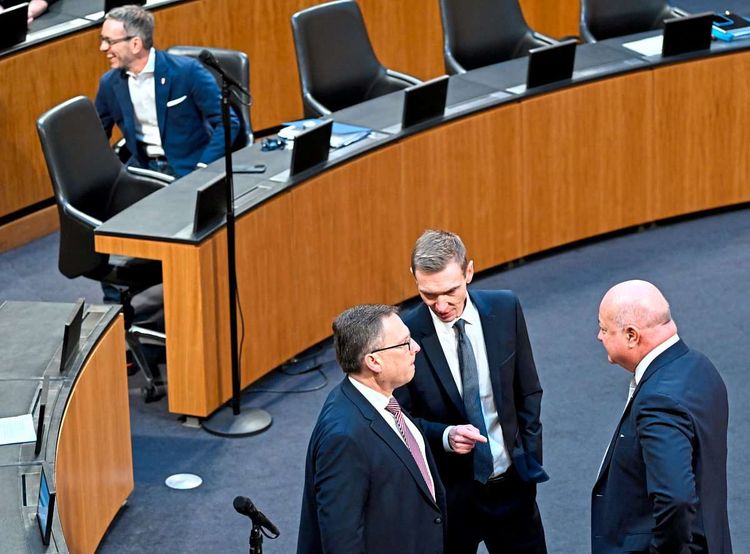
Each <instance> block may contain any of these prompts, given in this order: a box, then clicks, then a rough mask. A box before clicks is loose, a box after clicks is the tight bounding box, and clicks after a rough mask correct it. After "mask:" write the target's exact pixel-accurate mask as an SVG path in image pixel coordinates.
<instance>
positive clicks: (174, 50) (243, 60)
mask: <svg viewBox="0 0 750 554" xmlns="http://www.w3.org/2000/svg"><path fill="white" fill-rule="evenodd" d="M203 50H208V51H209V52H211V53H212V54H213V55H214V56H215V57H216V59H217V60H218V61H219V63H220V64H221V66H222V67H223V68H224V69H225V70H226V72H227V73H229V75H231V76H232V77H234V78H235V79H236V80H237V82H238V83H240V84H241V85H242V86H244V87H245V88H246V89H247V90H250V60H249V59H248V57H247V54H245V53H244V52H240V51H239V50H227V49H225V48H208V47H205V46H172V47H170V48H168V49H167V52H168V53H169V54H175V55H177V56H190V57H191V58H195V59H196V60H198V59H200V58H199V56H200V53H201V52H202V51H203ZM205 67H206V69H208V70H209V71H210V72H211V74H212V75H213V76H214V78H215V79H216V82H217V83H218V84H219V86H221V77H220V76H219V74H218V73H217V72H216V71H215V70H214V69H213V68H211V67H208V66H205ZM248 100H249V99H248V98H246V97H245V96H244V95H243V94H241V93H240V94H239V95H232V98H231V99H230V105H231V106H232V109H233V110H234V112H235V113H236V114H237V117H239V119H240V133H239V135H238V136H237V138H236V139H235V141H234V144H233V145H232V149H234V150H237V149H238V148H242V147H243V146H247V145H248V144H251V143H252V142H253V126H252V124H251V122H250V106H248V105H247V103H248Z"/></svg>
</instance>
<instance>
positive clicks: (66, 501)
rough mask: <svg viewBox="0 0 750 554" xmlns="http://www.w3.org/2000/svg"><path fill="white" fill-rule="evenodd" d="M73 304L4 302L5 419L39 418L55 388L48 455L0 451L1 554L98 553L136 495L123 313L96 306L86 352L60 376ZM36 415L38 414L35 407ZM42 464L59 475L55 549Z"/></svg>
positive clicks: (87, 325) (26, 447) (0, 372)
mask: <svg viewBox="0 0 750 554" xmlns="http://www.w3.org/2000/svg"><path fill="white" fill-rule="evenodd" d="M72 308H73V305H72V304H43V303H34V302H5V303H0V327H1V328H2V329H3V334H2V337H1V338H0V343H1V344H0V351H2V352H3V354H4V357H3V360H2V362H0V385H2V389H0V390H1V391H2V392H0V398H2V402H1V403H0V406H2V408H0V411H2V412H3V413H2V415H3V416H6V415H18V414H20V413H25V412H31V413H32V415H33V416H34V417H35V418H37V419H38V407H37V401H36V399H37V395H38V391H39V389H40V388H41V384H42V378H43V377H44V378H46V379H47V380H48V384H49V395H48V398H47V410H46V416H45V430H44V435H43V441H42V449H41V451H40V453H39V455H35V454H34V444H33V443H27V444H21V445H3V446H0V462H1V463H0V489H2V495H1V496H0V513H2V514H3V518H2V521H0V535H1V536H2V537H3V538H2V540H0V544H2V546H3V551H4V552H52V551H54V552H58V551H59V552H75V553H89V552H91V553H93V552H95V550H96V548H97V546H98V544H99V542H100V541H101V539H102V537H103V536H104V534H105V533H106V531H107V528H108V527H109V525H110V523H111V522H112V520H113V519H114V517H115V515H116V514H117V512H118V510H119V509H120V508H121V507H122V505H123V503H124V502H125V500H127V498H128V496H129V494H130V492H131V491H132V490H133V461H132V449H131V439H130V408H129V404H128V388H127V376H126V371H125V332H124V327H123V317H122V315H119V313H118V312H119V310H118V307H111V306H109V307H101V306H99V307H96V306H89V310H88V313H87V315H86V319H85V320H84V323H83V326H82V333H81V342H80V345H81V346H80V350H79V352H78V354H77V355H76V356H75V357H74V359H73V360H72V361H71V363H70V364H69V367H68V369H67V370H66V371H65V372H64V373H62V374H61V373H60V343H61V339H62V335H63V326H64V324H65V321H66V319H67V317H68V315H69V313H70V312H71V309H72ZM29 406H31V407H29ZM42 462H47V463H48V464H49V465H50V468H51V469H53V470H54V476H55V481H56V488H57V504H56V508H55V517H54V518H53V527H52V537H51V542H50V547H49V548H46V547H44V546H43V545H42V541H41V537H40V533H39V529H38V527H37V522H36V520H35V518H34V514H35V512H36V499H37V492H38V486H39V485H38V483H39V472H40V469H41V464H42Z"/></svg>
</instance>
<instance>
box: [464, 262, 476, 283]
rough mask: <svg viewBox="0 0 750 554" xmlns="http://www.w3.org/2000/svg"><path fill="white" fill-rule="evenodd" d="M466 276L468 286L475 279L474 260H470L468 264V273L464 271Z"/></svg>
mask: <svg viewBox="0 0 750 554" xmlns="http://www.w3.org/2000/svg"><path fill="white" fill-rule="evenodd" d="M464 275H465V276H466V284H467V285H468V284H469V283H471V280H472V279H473V278H474V260H469V263H468V264H466V271H464Z"/></svg>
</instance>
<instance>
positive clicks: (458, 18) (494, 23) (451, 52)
mask: <svg viewBox="0 0 750 554" xmlns="http://www.w3.org/2000/svg"><path fill="white" fill-rule="evenodd" d="M440 16H441V19H442V22H443V56H444V58H445V71H446V73H449V74H452V75H453V74H456V73H465V72H466V71H468V70H470V69H476V68H477V67H484V66H486V65H491V64H493V63H499V62H503V61H506V60H510V59H513V58H518V57H521V56H526V55H527V54H528V53H529V50H531V49H533V48H538V47H540V46H548V45H550V44H555V43H556V42H557V41H555V40H554V39H552V38H550V37H548V36H545V35H542V34H541V33H537V32H534V31H533V30H532V29H531V28H530V27H529V26H528V24H527V23H526V20H525V19H524V17H523V13H522V12H521V8H520V6H519V5H518V0H469V1H467V0H440Z"/></svg>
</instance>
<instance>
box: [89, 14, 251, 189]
mask: <svg viewBox="0 0 750 554" xmlns="http://www.w3.org/2000/svg"><path fill="white" fill-rule="evenodd" d="M153 33H154V17H153V15H152V14H151V13H150V12H148V11H146V10H144V9H143V8H141V7H140V6H123V7H120V8H115V9H113V10H111V11H110V12H109V13H107V15H106V16H105V19H104V24H103V25H102V34H101V40H100V44H99V50H101V51H102V52H103V53H104V54H105V55H106V56H107V59H108V60H109V63H110V66H111V67H112V69H111V70H110V71H108V72H107V73H106V74H105V75H104V76H103V77H102V78H101V81H100V82H99V91H98V93H97V95H96V109H97V111H98V112H99V118H100V119H101V120H102V125H103V126H104V130H105V132H106V133H107V136H109V135H110V134H111V132H112V127H113V126H114V125H117V127H118V128H119V129H120V131H121V132H122V135H123V137H124V138H125V141H126V145H127V147H128V149H129V150H130V152H131V154H132V157H131V159H130V160H129V161H128V163H129V164H132V165H135V166H137V167H141V168H145V169H153V170H155V171H160V172H162V173H168V174H171V175H175V176H183V175H186V174H188V173H190V172H191V171H193V170H194V169H197V168H200V167H205V166H206V164H208V163H210V162H213V161H214V160H217V159H218V158H220V157H222V156H223V155H224V130H223V129H224V127H223V124H222V119H221V93H220V92H219V87H218V85H217V84H216V80H215V79H214V78H213V76H212V75H211V73H209V71H208V70H207V69H206V68H204V67H203V65H201V64H200V62H198V61H197V60H194V59H192V58H189V57H186V56H174V55H170V54H167V53H166V52H163V51H161V50H156V49H155V48H154V47H153ZM230 117H231V126H232V130H231V136H232V141H234V138H235V137H236V136H237V133H238V132H239V128H240V124H239V120H238V119H237V116H236V115H235V114H234V113H231V114H230Z"/></svg>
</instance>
